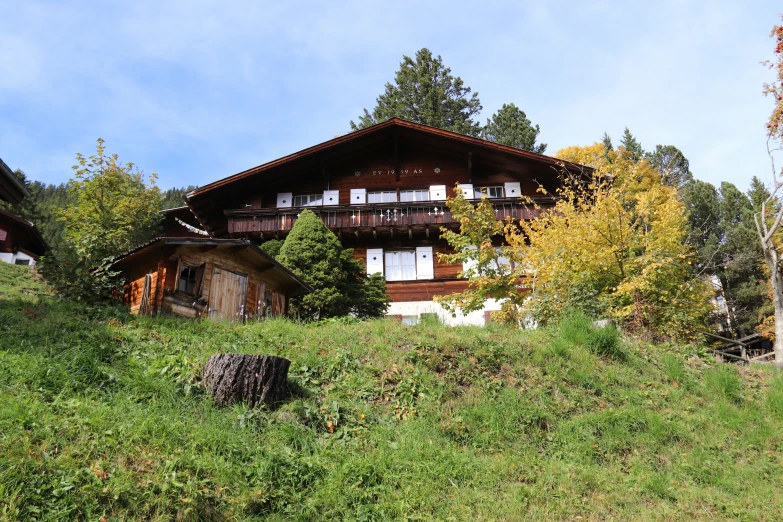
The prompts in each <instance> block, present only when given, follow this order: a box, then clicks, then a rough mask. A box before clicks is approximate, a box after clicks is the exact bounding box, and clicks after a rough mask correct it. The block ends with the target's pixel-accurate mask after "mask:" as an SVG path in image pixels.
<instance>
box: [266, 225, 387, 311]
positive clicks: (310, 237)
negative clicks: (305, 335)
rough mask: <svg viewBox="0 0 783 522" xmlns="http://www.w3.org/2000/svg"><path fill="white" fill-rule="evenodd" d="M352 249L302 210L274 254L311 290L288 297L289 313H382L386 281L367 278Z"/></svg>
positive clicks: (384, 305) (384, 307)
mask: <svg viewBox="0 0 783 522" xmlns="http://www.w3.org/2000/svg"><path fill="white" fill-rule="evenodd" d="M352 253H353V250H352V249H345V250H343V248H342V245H340V241H339V240H338V239H337V236H335V235H334V233H332V231H331V230H329V229H328V228H326V225H324V223H323V221H321V220H320V219H319V218H318V216H316V215H315V213H313V212H312V211H311V210H304V211H302V213H301V214H300V215H299V219H297V220H296V223H295V224H294V227H293V228H292V229H291V232H290V233H289V234H288V237H287V238H286V240H285V243H283V246H282V248H281V249H280V253H279V254H278V256H277V261H279V262H280V263H281V264H282V265H283V266H285V267H287V268H288V269H289V270H291V271H292V272H294V273H295V274H296V275H298V276H299V277H301V278H302V279H303V280H304V281H305V282H306V283H307V284H308V285H310V286H311V287H312V288H313V292H312V293H310V294H307V295H304V296H301V297H297V298H294V299H292V301H291V309H292V312H293V313H294V314H296V315H298V316H299V317H301V318H302V319H308V320H313V319H324V318H327V317H335V316H343V315H349V314H355V315H357V316H360V317H368V316H372V317H377V316H382V315H383V314H384V313H385V312H386V309H387V307H388V303H389V297H388V295H387V294H386V283H385V281H383V279H381V280H380V281H379V280H378V278H377V277H376V278H368V277H367V276H366V275H365V274H364V268H363V267H362V265H361V262H360V261H358V260H356V259H353V257H352Z"/></svg>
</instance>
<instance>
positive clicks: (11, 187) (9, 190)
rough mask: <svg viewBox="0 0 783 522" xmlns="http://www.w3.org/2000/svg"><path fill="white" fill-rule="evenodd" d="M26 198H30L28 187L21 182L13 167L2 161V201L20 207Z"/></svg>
mask: <svg viewBox="0 0 783 522" xmlns="http://www.w3.org/2000/svg"><path fill="white" fill-rule="evenodd" d="M26 197H27V198H29V197H30V192H29V191H28V190H27V187H25V186H24V183H22V182H21V181H19V178H17V177H16V174H14V172H13V171H12V170H11V167H9V166H8V165H6V164H5V162H4V161H3V160H2V159H0V199H1V200H3V201H8V202H9V203H11V204H12V205H18V204H19V203H20V202H21V201H22V199H24V198H26Z"/></svg>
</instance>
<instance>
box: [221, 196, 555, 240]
mask: <svg viewBox="0 0 783 522" xmlns="http://www.w3.org/2000/svg"><path fill="white" fill-rule="evenodd" d="M492 204H493V205H494V207H495V213H496V215H497V218H498V220H505V219H506V218H507V217H511V218H513V219H526V220H527V219H533V218H535V217H536V216H538V214H539V213H540V212H541V210H540V209H535V208H532V207H529V206H526V205H523V204H521V203H520V202H519V199H517V198H513V199H495V200H493V201H492ZM538 204H539V206H540V207H541V208H545V207H547V206H550V205H551V202H550V201H549V200H547V201H546V202H545V201H539V202H538ZM305 208H306V209H309V210H312V211H313V212H315V214H316V215H318V216H319V217H320V218H321V220H322V221H323V222H324V224H325V225H326V226H327V227H329V228H330V229H331V230H333V231H335V232H340V233H345V232H353V233H355V234H357V235H358V234H359V233H360V232H371V233H373V234H377V233H381V234H392V235H393V234H394V233H395V232H405V231H407V233H408V234H409V235H411V234H413V233H414V232H415V233H420V232H424V233H426V234H427V235H428V236H429V233H430V231H433V232H437V231H438V230H439V229H440V227H444V226H445V227H447V228H454V229H456V228H458V227H459V222H458V221H457V220H455V219H454V217H453V216H452V215H451V212H450V211H449V209H448V207H447V206H446V205H445V202H443V201H430V202H415V203H413V202H406V203H374V204H368V205H350V206H348V205H340V206H329V207H315V206H314V207H302V208H261V209H236V210H227V211H225V214H226V217H227V218H228V233H229V234H231V235H232V236H259V237H261V238H264V237H267V238H268V237H280V236H285V235H286V234H287V233H288V231H290V230H291V228H292V227H293V226H294V223H296V220H297V218H298V216H299V214H300V213H301V212H302V210H304V209H305Z"/></svg>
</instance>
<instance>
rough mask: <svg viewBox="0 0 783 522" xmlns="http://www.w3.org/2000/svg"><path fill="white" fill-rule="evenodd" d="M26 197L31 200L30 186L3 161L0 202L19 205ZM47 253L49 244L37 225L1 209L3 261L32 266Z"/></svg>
mask: <svg viewBox="0 0 783 522" xmlns="http://www.w3.org/2000/svg"><path fill="white" fill-rule="evenodd" d="M25 197H30V193H29V192H28V190H27V187H25V186H24V184H23V183H22V182H20V181H19V179H18V178H17V177H16V175H15V174H14V173H13V172H12V171H11V169H10V168H9V167H8V165H6V164H5V162H3V160H2V159H0V201H6V202H8V203H10V204H11V205H18V204H19V203H20V202H21V201H22V199H23V198H25ZM46 250H47V246H46V242H45V241H44V239H43V237H41V234H40V233H38V229H37V228H35V225H33V224H32V223H31V222H29V221H27V220H26V219H22V218H21V217H19V216H17V215H15V214H12V213H11V212H7V211H5V210H2V209H0V261H4V262H6V263H11V264H15V265H30V266H32V265H35V263H36V262H37V261H38V258H39V257H40V256H42V255H43V254H44V253H45V252H46Z"/></svg>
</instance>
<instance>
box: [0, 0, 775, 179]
mask: <svg viewBox="0 0 783 522" xmlns="http://www.w3.org/2000/svg"><path fill="white" fill-rule="evenodd" d="M632 4H636V3H628V2H601V1H595V2H543V1H541V2H519V1H516V2H514V1H512V2H493V1H490V2H461V1H449V2H421V1H416V2H409V1H404V0H401V1H396V2H392V3H389V2H383V3H381V2H367V1H363V2H359V1H356V2H352V1H346V2H275V3H272V2H258V1H240V0H234V1H232V2H205V1H200V0H187V1H171V2H163V1H155V2H152V1H146V0H138V1H134V2H122V3H117V4H115V5H112V6H109V5H103V6H100V5H101V4H95V3H93V2H77V1H71V2H40V1H34V0H27V1H24V2H19V1H13V0H0V10H2V12H3V18H4V19H5V20H6V23H4V24H3V30H2V32H0V157H2V158H3V160H5V162H6V163H7V164H8V165H9V166H10V167H11V168H12V169H17V168H20V169H22V170H24V171H25V172H26V173H27V174H28V176H29V177H30V178H32V179H38V180H41V181H44V182H48V183H62V182H66V181H67V180H68V179H69V178H70V176H71V175H72V170H71V166H72V165H73V164H74V162H75V161H74V157H75V154H76V153H77V152H82V153H85V154H90V153H92V152H93V151H94V150H95V140H96V139H97V138H98V137H102V138H104V139H105V140H106V145H107V148H108V150H109V152H116V153H118V154H119V155H120V159H121V160H123V161H133V162H134V163H135V164H136V165H138V166H139V167H140V168H142V169H143V170H144V171H145V172H147V173H150V172H156V173H157V174H158V176H159V179H158V184H159V185H160V186H161V187H163V188H169V187H172V186H184V185H205V184H207V183H210V182H212V181H215V180H217V179H220V178H223V177H226V176H229V175H232V174H235V173H237V172H240V171H242V170H245V169H248V168H251V167H254V166H256V165H260V164H262V163H266V162H267V161H271V160H274V159H277V158H279V157H282V156H285V155H287V154H290V153H292V152H296V151H298V150H301V149H304V148H306V147H309V146H312V145H315V144H317V143H320V142H323V141H326V140H328V139H331V138H333V137H335V136H337V135H341V134H344V133H346V132H348V131H349V129H350V127H349V121H350V120H351V119H354V120H355V119H356V118H357V117H358V116H359V114H360V113H361V112H362V109H363V108H364V107H367V108H368V109H372V107H373V106H374V104H375V98H376V96H377V95H378V94H380V93H381V92H382V91H383V87H384V84H385V83H386V82H390V81H393V78H394V73H395V71H396V70H397V69H398V68H399V64H400V61H401V60H402V56H403V55H409V56H413V55H414V54H415V53H416V51H417V50H418V49H420V48H422V47H428V48H429V49H430V50H432V52H433V53H434V54H436V55H441V56H442V57H443V61H444V63H445V65H446V66H448V67H450V68H451V69H452V73H453V74H454V75H456V76H460V77H461V78H462V79H463V80H464V81H465V84H466V85H467V86H470V87H471V88H472V89H473V90H474V91H477V92H478V93H479V97H480V99H481V102H482V105H483V107H484V109H483V111H482V122H485V121H486V119H487V118H489V117H490V116H491V115H492V113H494V112H495V111H496V110H498V109H499V108H500V107H501V106H502V105H503V103H512V102H513V103H515V104H516V105H517V106H519V107H520V108H522V109H523V110H524V111H525V112H526V113H527V115H528V117H529V118H530V119H531V120H532V121H533V122H534V123H536V124H538V125H540V127H541V135H540V139H541V141H543V142H545V143H547V144H548V145H549V146H548V149H547V153H549V154H552V153H554V152H555V151H557V150H558V149H560V148H562V147H565V146H569V145H588V144H591V143H593V142H596V141H599V140H600V139H601V136H602V135H603V133H604V132H607V133H609V134H610V135H611V136H612V138H613V139H614V141H615V143H618V142H619V140H620V138H621V135H622V132H623V129H624V128H625V127H626V126H627V127H629V128H630V130H631V132H632V133H633V134H634V135H635V136H636V137H637V139H638V140H639V141H640V142H641V143H642V145H643V146H644V147H645V149H647V150H650V149H653V148H654V146H655V145H656V144H672V145H675V146H677V147H679V148H680V149H681V150H682V151H683V153H684V154H685V156H686V157H687V158H688V159H689V160H690V163H691V170H692V171H693V173H694V174H695V176H696V177H697V178H700V179H703V180H705V181H709V182H711V183H713V184H716V185H719V184H720V182H721V181H730V182H732V183H734V184H735V185H737V186H738V187H739V188H740V189H742V190H746V189H747V188H748V185H749V181H750V178H751V177H752V176H753V175H758V176H760V177H761V178H762V179H763V180H767V181H768V180H769V179H771V176H770V163H769V158H768V157H767V154H766V140H765V132H764V124H765V123H766V119H767V117H768V115H769V113H770V111H771V108H772V101H771V100H769V99H765V98H764V97H763V96H762V95H761V88H762V84H763V83H764V82H765V81H772V79H773V75H772V72H771V71H769V70H768V69H766V68H765V67H763V66H762V65H761V64H760V62H761V61H762V60H766V59H771V58H772V50H773V41H772V39H770V38H769V36H768V35H769V31H770V30H771V28H772V26H773V25H774V24H775V23H777V22H778V20H779V18H778V13H780V12H782V11H783V8H781V6H780V4H779V2H772V1H767V2H763V1H745V2H735V1H711V2H690V1H684V0H683V1H666V0H663V1H659V2H655V3H652V2H650V3H644V4H645V5H644V6H636V5H634V6H633V7H628V6H629V5H632ZM99 6H100V7H99Z"/></svg>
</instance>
